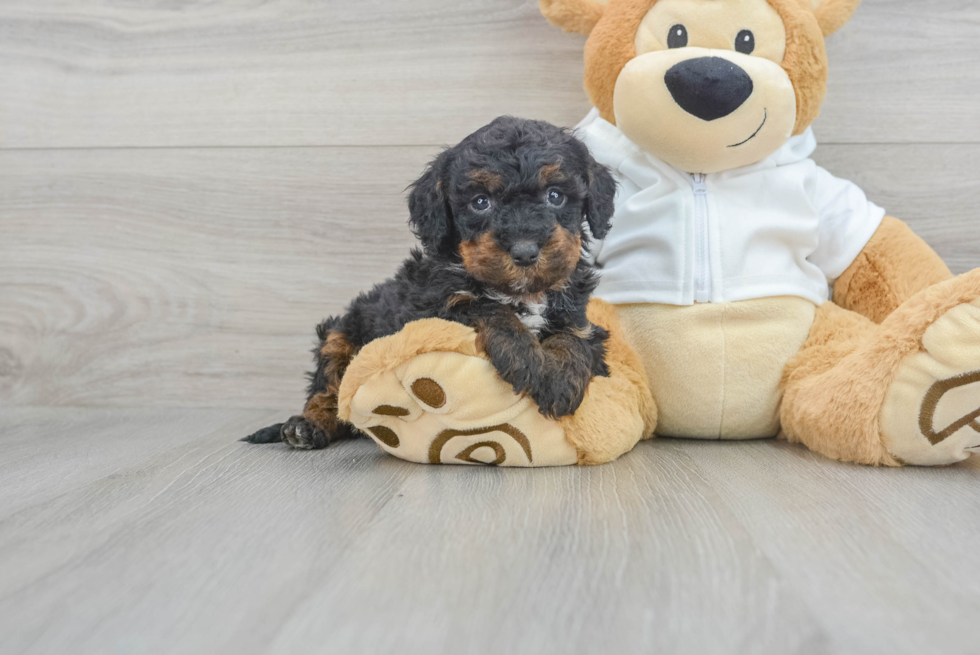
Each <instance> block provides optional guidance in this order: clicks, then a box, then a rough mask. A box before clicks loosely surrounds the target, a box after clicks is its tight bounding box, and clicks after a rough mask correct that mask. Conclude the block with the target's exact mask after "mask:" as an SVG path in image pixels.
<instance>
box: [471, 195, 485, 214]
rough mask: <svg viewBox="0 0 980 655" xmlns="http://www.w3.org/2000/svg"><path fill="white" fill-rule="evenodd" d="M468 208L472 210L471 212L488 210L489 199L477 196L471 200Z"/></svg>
mask: <svg viewBox="0 0 980 655" xmlns="http://www.w3.org/2000/svg"><path fill="white" fill-rule="evenodd" d="M470 207H472V208H473V211H478V212H485V211H487V210H488V209H490V198H488V197H486V196H477V197H476V198H473V200H470Z"/></svg>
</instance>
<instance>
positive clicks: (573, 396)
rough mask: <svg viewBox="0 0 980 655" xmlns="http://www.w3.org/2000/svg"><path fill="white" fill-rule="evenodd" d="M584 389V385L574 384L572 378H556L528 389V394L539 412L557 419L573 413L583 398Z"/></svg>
mask: <svg viewBox="0 0 980 655" xmlns="http://www.w3.org/2000/svg"><path fill="white" fill-rule="evenodd" d="M585 389H586V387H585V386H581V385H578V384H575V382H574V381H572V380H568V379H556V380H550V381H548V382H545V383H544V384H541V385H539V386H538V387H537V388H535V389H531V390H529V391H528V395H529V396H530V397H531V400H533V401H534V402H535V404H536V405H537V406H538V411H539V412H541V414H543V415H544V416H547V417H548V418H551V419H559V418H561V417H563V416H571V415H572V414H574V413H575V410H577V409H578V408H579V405H581V404H582V400H583V399H584V398H585Z"/></svg>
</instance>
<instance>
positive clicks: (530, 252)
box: [510, 241, 541, 266]
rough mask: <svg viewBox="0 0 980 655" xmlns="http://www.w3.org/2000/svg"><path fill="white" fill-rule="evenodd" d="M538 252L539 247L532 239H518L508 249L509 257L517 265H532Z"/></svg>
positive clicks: (539, 251)
mask: <svg viewBox="0 0 980 655" xmlns="http://www.w3.org/2000/svg"><path fill="white" fill-rule="evenodd" d="M540 254H541V249H540V248H538V244H536V243H534V242H533V241H518V242H517V243H515V244H514V245H513V246H512V247H511V249H510V258H511V259H513V260H514V263H515V264H517V265H518V266H533V265H534V264H535V263H536V262H537V261H538V255H540Z"/></svg>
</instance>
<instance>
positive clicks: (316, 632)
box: [270, 444, 836, 654]
mask: <svg viewBox="0 0 980 655" xmlns="http://www.w3.org/2000/svg"><path fill="white" fill-rule="evenodd" d="M642 446H643V447H642V448H638V449H637V450H636V451H634V452H633V453H631V454H629V455H627V456H625V457H623V458H622V459H620V460H619V461H617V462H616V463H615V464H613V465H609V466H603V467H598V468H588V469H576V468H564V469H551V470H538V471H533V472H532V473H531V475H528V474H527V472H524V471H521V472H517V471H496V470H491V469H482V470H475V471H474V470H469V469H450V470H447V469H440V470H434V471H432V472H431V473H428V472H427V473H428V474H427V475H426V476H424V477H422V476H417V477H416V476H413V477H412V478H410V479H409V480H408V481H407V482H406V485H405V487H404V488H403V490H402V493H403V497H401V498H399V499H398V503H397V504H396V503H391V504H389V505H388V506H386V507H385V508H384V509H383V510H382V511H381V512H380V513H379V514H378V516H377V519H376V521H375V522H374V523H373V524H372V526H371V528H370V530H369V531H368V532H367V533H366V534H365V535H364V538H363V539H362V540H361V541H360V542H359V544H358V547H357V548H355V549H351V550H349V551H348V552H347V553H346V554H345V556H344V559H343V562H342V563H341V564H340V565H338V567H337V570H336V574H335V577H334V578H333V579H332V581H331V584H330V585H329V586H328V587H324V588H323V589H321V590H318V592H317V593H316V594H314V595H311V596H309V597H307V598H305V599H304V602H303V604H302V606H301V607H298V608H297V611H296V613H295V614H294V615H293V616H291V617H290V620H289V621H288V622H287V623H286V624H285V625H284V626H283V629H282V630H281V632H280V634H279V635H278V637H277V639H276V640H275V641H274V642H273V644H272V645H271V648H270V653H295V652H307V651H310V650H313V649H323V650H324V651H326V652H363V653H374V652H395V651H400V650H402V649H403V648H405V649H406V650H408V651H409V652H447V653H450V652H454V653H458V652H472V653H600V652H602V653H661V652H667V653H705V654H711V653H730V652H733V650H735V651H738V652H752V653H787V652H805V651H806V648H807V647H808V646H809V645H812V644H832V643H834V642H835V641H836V640H835V639H834V638H833V637H832V635H830V634H828V633H827V632H826V631H825V630H824V629H823V627H822V625H821V624H820V623H819V621H818V620H817V619H815V613H814V612H813V611H812V608H808V607H806V606H803V605H801V604H800V603H799V602H798V600H797V598H796V594H795V592H794V591H793V590H791V589H789V588H787V587H785V586H784V585H783V584H782V581H781V580H780V579H779V578H778V577H777V576H773V575H772V571H771V570H770V567H769V564H768V562H767V561H766V560H765V559H764V558H760V557H758V547H757V546H756V545H755V544H754V543H752V541H751V540H747V539H746V538H745V536H746V535H745V534H744V532H743V530H742V528H741V526H740V525H738V523H737V521H733V520H732V516H731V514H730V513H729V511H728V509H727V507H726V501H725V499H724V498H723V497H721V496H719V495H718V494H717V493H716V492H715V491H714V489H713V488H712V486H711V481H710V480H708V479H707V478H706V477H705V476H704V475H703V474H702V473H701V471H699V470H698V469H697V468H696V467H694V466H692V465H691V462H690V461H689V460H688V459H687V457H686V456H684V455H683V453H680V452H678V451H673V452H671V453H670V454H669V455H668V454H666V451H664V450H663V449H660V448H659V447H658V445H657V444H642ZM525 499H526V500H525ZM365 607H369V608H370V609H369V610H368V611H367V612H365V610H364V609H363V608H365ZM324 616H329V617H331V620H329V621H322V620H318V617H324ZM366 616H367V617H369V618H370V620H372V622H373V625H376V626H377V629H373V630H372V629H364V623H363V622H364V620H365V617H366Z"/></svg>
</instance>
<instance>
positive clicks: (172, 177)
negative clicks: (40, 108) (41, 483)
mask: <svg viewBox="0 0 980 655" xmlns="http://www.w3.org/2000/svg"><path fill="white" fill-rule="evenodd" d="M434 152H435V150H434V149H431V148H326V149H317V148H307V149H205V150H197V149H191V150H168V149H160V150H153V149H151V150H99V151H31V152H25V151H19V152H9V151H8V152H0V215H2V216H3V220H2V221H0V260H2V261H3V266H0V295H2V297H3V298H4V302H3V303H2V305H0V402H3V403H5V404H12V405H13V404H16V405H63V406H67V405H85V406H103V405H110V406H134V405H139V406H186V407H208V406H214V407H222V406H224V407H243V408H254V407H270V408H280V410H281V411H283V412H290V411H295V410H296V409H297V408H298V407H299V406H300V404H301V402H302V399H303V397H304V395H303V393H304V392H303V388H304V385H305V379H304V377H303V372H304V371H306V370H307V369H308V367H309V366H310V359H309V352H308V350H309V348H310V346H311V345H312V342H313V326H314V325H315V324H316V323H317V322H318V321H319V320H321V319H322V318H324V317H325V316H326V315H328V314H330V313H333V312H337V311H340V310H341V309H342V308H343V306H344V305H345V304H346V303H347V302H348V301H349V300H350V298H352V297H353V296H354V295H355V294H356V293H357V292H358V291H360V290H364V289H367V288H369V287H370V286H371V285H372V284H374V283H376V282H379V281H381V280H382V279H384V278H385V277H386V276H388V275H390V274H391V273H392V272H393V271H394V270H395V268H396V267H397V265H398V263H400V262H401V261H402V259H404V257H405V256H406V254H407V251H408V249H409V247H410V246H411V245H412V244H413V243H414V241H413V239H412V237H411V235H410V234H409V231H408V229H407V227H406V224H405V221H406V213H407V212H406V209H405V208H404V199H403V192H402V190H403V189H404V188H405V186H406V185H407V184H408V183H409V182H410V181H411V180H412V179H413V178H414V177H415V176H416V175H418V174H419V172H420V170H421V168H422V166H423V164H424V163H425V161H426V160H427V159H428V158H429V157H431V156H432V155H433V153H434ZM818 161H819V162H820V163H822V164H823V165H825V166H827V167H828V168H829V169H830V170H831V171H833V172H835V173H836V174H838V175H840V176H842V177H848V176H851V177H853V178H854V179H855V181H857V182H858V183H860V184H862V185H863V186H864V187H865V188H866V189H867V191H868V194H869V196H870V197H871V198H872V200H875V201H876V202H879V203H880V204H882V205H883V206H885V207H886V208H887V209H889V211H891V212H892V213H894V214H896V215H898V216H899V217H901V218H903V219H905V220H906V221H908V222H909V224H910V225H911V226H912V227H913V228H914V229H915V230H917V231H918V232H919V233H920V234H922V235H923V236H924V237H925V238H926V239H927V240H928V241H929V242H930V243H932V244H933V245H934V246H935V247H936V248H937V250H938V251H939V252H940V254H942V255H943V256H944V257H945V258H946V260H947V261H948V262H949V263H950V265H951V266H952V267H953V269H954V270H955V271H957V272H964V271H966V270H970V269H971V268H972V267H975V266H976V265H977V264H980V241H978V240H977V239H975V238H974V235H975V234H976V220H977V219H976V212H975V211H974V209H973V207H972V206H971V204H970V203H969V202H968V200H967V199H969V198H977V197H980V181H978V178H977V176H975V175H974V174H973V171H975V170H977V169H978V165H980V147H978V146H972V145H960V146H824V147H822V148H821V149H819V150H818Z"/></svg>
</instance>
